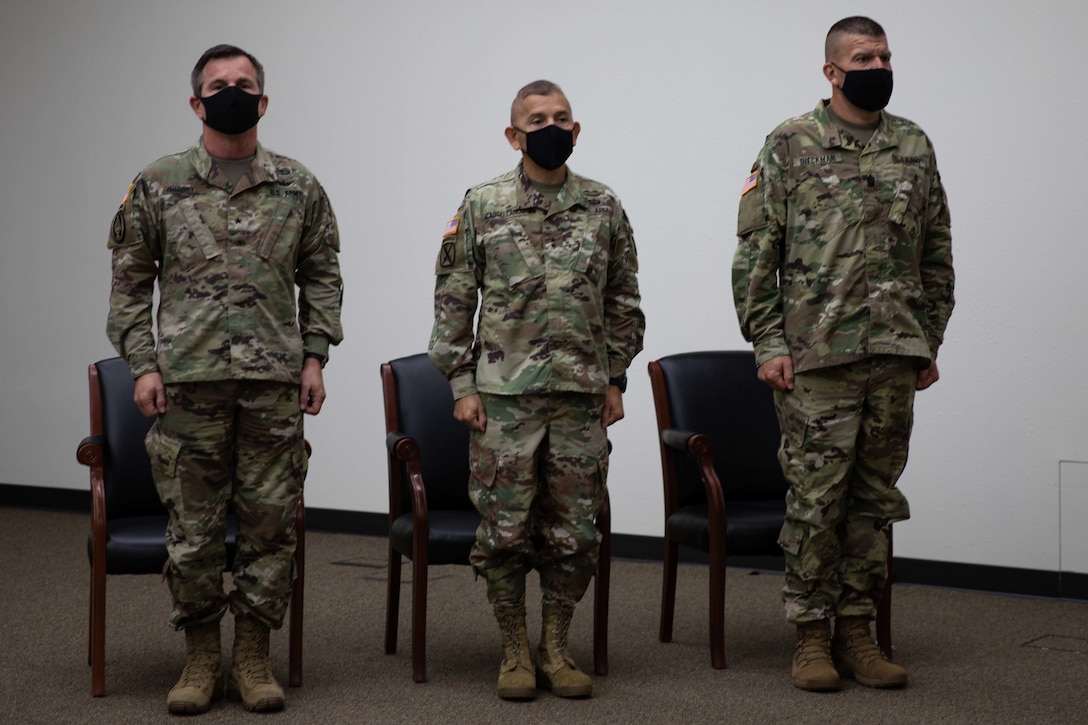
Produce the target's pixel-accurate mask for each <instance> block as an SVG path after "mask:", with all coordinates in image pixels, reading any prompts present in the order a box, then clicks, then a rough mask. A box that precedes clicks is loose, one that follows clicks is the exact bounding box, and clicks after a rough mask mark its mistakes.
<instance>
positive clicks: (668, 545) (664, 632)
mask: <svg viewBox="0 0 1088 725" xmlns="http://www.w3.org/2000/svg"><path fill="white" fill-rule="evenodd" d="M679 556H680V546H679V545H678V544H674V543H673V542H672V539H671V538H670V537H669V533H668V531H666V532H665V554H664V562H665V569H664V574H663V577H662V583H661V628H660V630H659V632H658V639H660V640H661V641H662V642H671V641H672V621H673V611H674V608H675V605H676V566H677V560H678V558H679Z"/></svg>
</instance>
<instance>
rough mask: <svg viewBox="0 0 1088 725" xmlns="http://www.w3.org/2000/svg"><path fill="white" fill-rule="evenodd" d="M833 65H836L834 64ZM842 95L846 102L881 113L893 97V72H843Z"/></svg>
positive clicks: (872, 69) (882, 70) (871, 70)
mask: <svg viewBox="0 0 1088 725" xmlns="http://www.w3.org/2000/svg"><path fill="white" fill-rule="evenodd" d="M832 65H835V64H834V63H832ZM835 67H836V68H838V70H839V72H840V73H842V74H843V81H842V94H843V95H844V96H846V100H848V101H850V102H851V103H853V104H854V105H855V106H857V107H858V108H862V109H864V110H866V111H879V110H881V109H882V108H884V107H885V106H887V105H888V101H889V100H890V99H891V97H892V72H891V71H890V70H888V69H887V68H869V69H868V70H843V69H842V68H839V67H838V66H837V65H835Z"/></svg>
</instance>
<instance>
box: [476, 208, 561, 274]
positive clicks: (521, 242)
mask: <svg viewBox="0 0 1088 725" xmlns="http://www.w3.org/2000/svg"><path fill="white" fill-rule="evenodd" d="M477 243H478V244H480V245H482V246H483V248H484V256H485V259H486V264H487V268H486V270H485V272H484V277H485V278H486V280H487V281H488V282H496V283H499V284H503V283H505V285H506V286H508V287H510V288H511V289H513V288H515V287H520V286H521V285H524V284H525V282H526V281H527V280H530V279H534V278H537V277H541V276H543V274H544V268H543V265H542V263H541V260H540V256H539V255H538V254H537V252H536V250H535V249H533V243H532V241H531V240H530V239H529V235H528V234H526V232H525V230H524V229H523V228H522V226H521V225H520V224H518V223H516V222H507V223H500V224H497V225H495V226H494V227H492V228H490V229H487V230H486V231H481V232H480V234H479V239H478V241H477Z"/></svg>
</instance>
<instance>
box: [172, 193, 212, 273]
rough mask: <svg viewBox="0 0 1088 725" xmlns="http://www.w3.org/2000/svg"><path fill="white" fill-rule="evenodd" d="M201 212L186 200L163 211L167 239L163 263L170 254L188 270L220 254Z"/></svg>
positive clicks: (183, 268)
mask: <svg viewBox="0 0 1088 725" xmlns="http://www.w3.org/2000/svg"><path fill="white" fill-rule="evenodd" d="M207 213H210V211H209V212H207ZM201 214H202V212H201V211H200V210H199V209H197V208H196V206H194V205H193V203H192V202H188V201H182V202H180V203H178V204H175V205H174V206H172V207H170V208H169V209H167V210H166V211H165V212H164V213H163V225H164V226H165V231H166V239H167V245H166V250H165V251H164V256H165V257H166V259H165V260H164V262H165V263H166V264H169V263H170V261H171V260H170V257H171V256H173V257H174V258H175V259H176V260H177V264H178V265H179V266H180V267H181V268H182V270H184V271H185V272H191V271H193V270H194V269H196V268H197V267H199V266H200V265H202V264H204V262H206V261H207V260H209V259H214V258H215V257H218V256H219V255H220V253H221V251H220V249H219V245H218V244H217V243H216V241H215V235H214V234H213V233H212V230H211V228H210V227H209V226H208V224H207V223H206V222H205V220H204V218H203V217H202V216H201Z"/></svg>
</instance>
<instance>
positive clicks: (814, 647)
mask: <svg viewBox="0 0 1088 725" xmlns="http://www.w3.org/2000/svg"><path fill="white" fill-rule="evenodd" d="M794 659H795V660H796V661H797V663H798V664H799V665H801V666H802V667H807V666H808V665H811V664H816V663H818V662H830V661H831V645H830V642H829V641H828V636H827V634H826V633H825V632H822V631H813V632H805V634H804V636H803V637H801V638H800V639H798V640H797V648H796V650H795V653H794Z"/></svg>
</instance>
